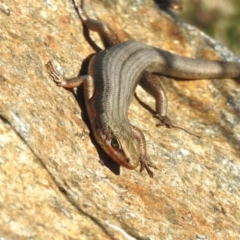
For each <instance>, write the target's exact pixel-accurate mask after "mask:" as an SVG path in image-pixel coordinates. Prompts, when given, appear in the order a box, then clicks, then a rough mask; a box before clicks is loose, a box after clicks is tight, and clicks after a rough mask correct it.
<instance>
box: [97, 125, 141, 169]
mask: <svg viewBox="0 0 240 240" xmlns="http://www.w3.org/2000/svg"><path fill="white" fill-rule="evenodd" d="M106 129H107V131H106ZM94 132H95V133H96V134H97V136H95V138H96V139H97V142H98V143H99V144H100V146H101V147H102V148H103V150H104V151H105V152H106V153H107V154H108V155H109V156H110V157H111V158H112V159H113V160H114V161H115V162H117V163H118V164H119V165H121V166H123V167H125V168H128V169H134V168H136V167H137V166H138V165H139V159H140V143H139V140H138V139H137V138H136V137H135V136H134V134H133V132H132V130H131V128H130V126H129V128H127V127H126V126H121V125H117V126H114V127H112V128H111V127H107V128H104V130H103V128H99V127H98V128H97V129H96V131H94Z"/></svg>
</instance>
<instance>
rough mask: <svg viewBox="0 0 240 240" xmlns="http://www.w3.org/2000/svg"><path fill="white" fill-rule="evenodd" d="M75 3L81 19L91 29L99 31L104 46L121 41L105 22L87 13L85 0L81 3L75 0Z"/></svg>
mask: <svg viewBox="0 0 240 240" xmlns="http://www.w3.org/2000/svg"><path fill="white" fill-rule="evenodd" d="M73 4H74V7H75V9H76V10H77V13H78V15H79V18H80V19H81V21H82V23H83V24H84V25H85V26H86V27H87V28H88V29H89V30H91V31H94V32H97V33H98V35H99V36H100V38H101V40H102V42H103V44H104V46H105V47H106V48H107V47H110V46H112V45H115V44H118V43H120V40H119V38H118V36H117V34H116V33H115V32H114V31H113V30H112V29H111V28H110V27H109V26H108V25H107V24H105V23H104V22H101V21H99V20H95V19H91V18H90V17H89V16H88V15H87V13H86V12H85V9H84V5H85V0H81V3H80V4H79V5H78V4H77V3H76V0H73Z"/></svg>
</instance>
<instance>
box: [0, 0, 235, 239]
mask: <svg viewBox="0 0 240 240" xmlns="http://www.w3.org/2000/svg"><path fill="white" fill-rule="evenodd" d="M89 3H91V5H90V4H89ZM129 4H131V5H129ZM86 8H87V12H88V13H89V15H90V16H91V17H93V18H99V19H101V20H102V21H104V22H107V23H108V24H109V25H111V27H112V28H113V29H114V30H115V31H116V32H117V34H118V35H119V37H120V38H121V39H122V40H127V39H130V38H131V39H135V40H138V41H141V42H144V43H147V44H149V45H153V46H156V47H159V48H163V49H165V50H169V51H171V52H174V53H176V54H180V55H184V56H188V57H194V58H208V59H226V60H235V61H238V59H237V58H236V57H235V56H234V55H233V54H231V53H230V52H229V51H228V50H227V49H226V48H225V47H223V46H221V45H220V44H219V43H217V42H215V41H214V40H212V39H211V38H209V37H208V36H206V35H204V34H203V33H201V32H200V31H198V30H197V29H194V28H193V27H191V26H188V25H186V24H184V23H181V21H178V20H177V18H176V17H171V16H170V15H168V14H167V13H165V12H162V11H160V10H158V9H157V7H156V5H154V4H153V3H152V1H147V0H142V1H130V2H128V3H127V2H126V1H116V0H112V1H101V2H100V1H97V0H92V1H88V2H87V5H86ZM0 10H1V11H0V21H1V28H0V33H1V35H0V36H1V45H0V53H1V59H0V70H1V71H0V89H1V94H0V116H1V124H0V129H1V135H0V137H1V138H0V236H1V237H2V238H3V239H29V238H32V239H237V237H238V236H239V231H240V230H239V229H240V224H239V219H240V207H239V202H240V195H239V191H240V184H239V182H240V177H239V176H240V160H239V159H240V158H239V155H240V154H239V142H240V107H239V106H240V102H239V99H240V86H239V83H238V82H237V81H235V80H231V79H226V80H198V81H175V80H174V79H169V78H165V79H161V81H163V84H164V86H165V89H166V92H167V95H168V99H169V117H170V118H171V119H172V120H173V122H174V123H176V124H181V125H183V126H186V127H187V128H189V129H191V130H193V131H194V132H196V133H197V134H199V135H201V136H202V137H201V138H200V139H198V138H196V137H195V136H192V135H190V134H188V133H186V132H184V131H182V130H180V129H167V128H165V127H156V124H157V123H158V121H157V119H155V118H153V116H152V115H153V114H152V112H150V111H149V110H148V109H146V108H144V107H143V106H142V105H141V104H139V102H138V101H137V100H136V99H133V102H132V104H131V106H130V109H129V118H130V121H131V122H132V123H133V124H134V125H136V126H138V127H139V128H140V129H141V130H142V131H143V132H144V134H145V137H146V140H147V148H148V155H149V157H150V159H151V160H152V162H154V163H155V165H156V166H157V168H158V170H155V171H154V173H155V176H154V178H153V179H152V178H150V177H148V176H147V174H146V172H143V173H139V171H138V169H136V170H133V171H131V170H127V169H123V168H119V167H118V166H116V165H115V164H114V163H112V162H111V160H110V159H108V158H107V156H106V155H105V154H104V153H103V151H102V150H101V149H100V148H99V147H98V146H97V144H96V142H95V141H94V139H93V137H92V134H91V133H90V130H89V124H88V121H87V115H86V110H85V108H84V103H83V98H82V91H81V89H79V90H78V91H77V92H75V91H73V92H71V91H67V90H65V89H62V88H59V87H57V86H56V85H55V84H54V82H53V81H52V80H51V78H50V76H49V74H48V72H47V70H46V68H45V64H46V63H47V62H48V61H49V60H56V61H57V63H59V64H60V65H61V66H62V67H63V69H65V71H66V75H67V76H69V77H71V76H72V77H73V76H76V75H77V74H78V72H79V70H80V69H81V65H82V61H83V60H84V59H86V58H87V56H89V55H90V54H91V53H93V50H92V49H91V47H90V46H89V44H88V42H87V41H86V40H85V38H84V36H83V34H82V24H81V22H80V20H79V19H78V16H77V14H76V12H75V10H74V8H73V4H72V2H71V1H58V2H57V3H56V2H53V1H34V0H33V1H25V2H24V3H21V2H18V3H15V5H13V4H10V3H6V4H3V3H0ZM91 36H92V37H93V39H94V40H95V41H96V42H97V44H99V45H100V40H99V38H98V36H97V35H96V34H94V33H93V34H91ZM82 71H84V66H83V69H82ZM137 95H138V97H139V98H140V99H141V100H142V101H144V103H146V104H147V105H148V106H150V107H151V108H152V109H154V104H155V101H154V99H152V98H151V97H150V96H149V95H148V94H147V93H145V92H144V91H143V90H141V89H140V88H138V89H137ZM99 159H102V160H103V161H104V162H106V165H107V167H106V166H102V165H101V164H100V162H99Z"/></svg>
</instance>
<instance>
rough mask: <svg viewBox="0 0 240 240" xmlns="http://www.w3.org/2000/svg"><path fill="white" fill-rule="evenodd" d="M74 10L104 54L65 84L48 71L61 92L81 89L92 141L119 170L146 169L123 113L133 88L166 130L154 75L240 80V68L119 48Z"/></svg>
mask: <svg viewBox="0 0 240 240" xmlns="http://www.w3.org/2000/svg"><path fill="white" fill-rule="evenodd" d="M73 4H74V7H75V8H76V10H77V12H78V15H79V17H80V19H81V21H82V23H83V24H84V25H85V26H86V27H87V28H88V29H90V30H92V31H96V32H98V34H99V35H100V37H101V39H102V41H103V43H104V45H105V47H106V49H105V50H102V51H100V52H97V53H96V54H95V55H94V56H93V57H92V58H91V60H90V63H89V67H88V75H84V76H78V77H76V78H72V79H67V78H66V77H65V76H64V75H62V74H60V73H59V72H58V71H57V70H55V68H54V67H53V65H52V64H51V62H48V63H47V68H48V70H49V73H50V75H51V76H52V78H53V80H54V81H55V82H56V83H57V84H58V85H59V86H61V87H64V88H74V87H78V86H80V85H81V84H83V89H84V97H85V104H86V108H87V113H88V117H89V120H90V124H91V129H92V131H93V134H94V137H95V139H96V141H97V142H98V144H99V145H100V146H101V148H102V149H103V150H104V151H105V152H106V153H107V154H108V155H109V156H110V157H111V158H112V159H113V160H114V161H115V162H117V163H118V164H119V165H121V166H123V167H126V168H128V169H135V168H136V167H137V166H138V165H139V164H140V171H142V170H143V169H146V171H147V172H148V174H149V175H150V176H151V177H153V171H152V170H151V169H150V168H155V166H154V165H153V164H152V163H151V162H150V161H149V159H148V156H147V150H146V143H145V138H144V135H143V133H142V131H141V130H140V129H138V128H137V127H135V126H133V125H132V124H130V122H129V120H128V108H129V104H130V101H131V97H132V95H133V94H134V92H135V88H136V86H137V85H138V84H140V85H141V86H142V87H143V88H144V89H145V90H146V91H147V92H149V93H150V94H151V95H153V96H154V97H155V99H156V114H157V116H158V118H159V119H160V121H161V122H162V123H163V124H165V125H166V126H168V127H172V126H174V125H173V124H172V122H171V120H170V119H169V118H168V117H167V98H166V95H165V92H164V90H163V88H162V86H161V84H160V82H159V81H158V79H157V78H156V76H155V75H153V74H161V75H165V76H170V77H173V78H180V79H191V80H193V79H202V78H205V79H206V78H218V79H221V78H239V77H240V63H236V62H224V61H211V60H200V59H192V58H186V57H181V56H178V55H175V54H172V53H170V52H167V51H164V50H162V49H159V48H155V47H151V46H148V45H146V44H143V43H140V42H137V41H126V42H121V41H120V40H119V38H118V37H117V35H116V34H115V33H114V31H113V30H111V29H110V28H109V27H108V26H107V25H106V24H104V23H103V22H101V21H98V20H93V19H90V18H89V17H88V15H87V14H86V13H85V11H84V1H83V0H82V1H81V3H80V5H77V3H76V2H75V0H73Z"/></svg>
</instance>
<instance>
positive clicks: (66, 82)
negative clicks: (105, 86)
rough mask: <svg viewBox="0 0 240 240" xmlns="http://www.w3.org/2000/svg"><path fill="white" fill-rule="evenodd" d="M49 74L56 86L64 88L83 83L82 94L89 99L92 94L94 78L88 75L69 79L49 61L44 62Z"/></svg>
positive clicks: (74, 86)
mask: <svg viewBox="0 0 240 240" xmlns="http://www.w3.org/2000/svg"><path fill="white" fill-rule="evenodd" d="M46 67H47V69H48V72H49V74H50V75H51V77H52V78H53V80H54V82H56V83H57V85H58V86H60V87H64V88H68V89H71V88H76V87H79V86H80V85H82V84H83V89H84V96H85V98H86V99H87V100H89V99H91V98H92V96H93V94H94V80H93V78H92V77H91V76H90V75H82V76H78V77H74V78H71V79H68V78H66V77H65V76H64V75H63V74H61V73H59V72H58V71H57V70H56V69H55V68H54V67H53V64H52V63H51V62H48V63H47V64H46Z"/></svg>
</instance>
